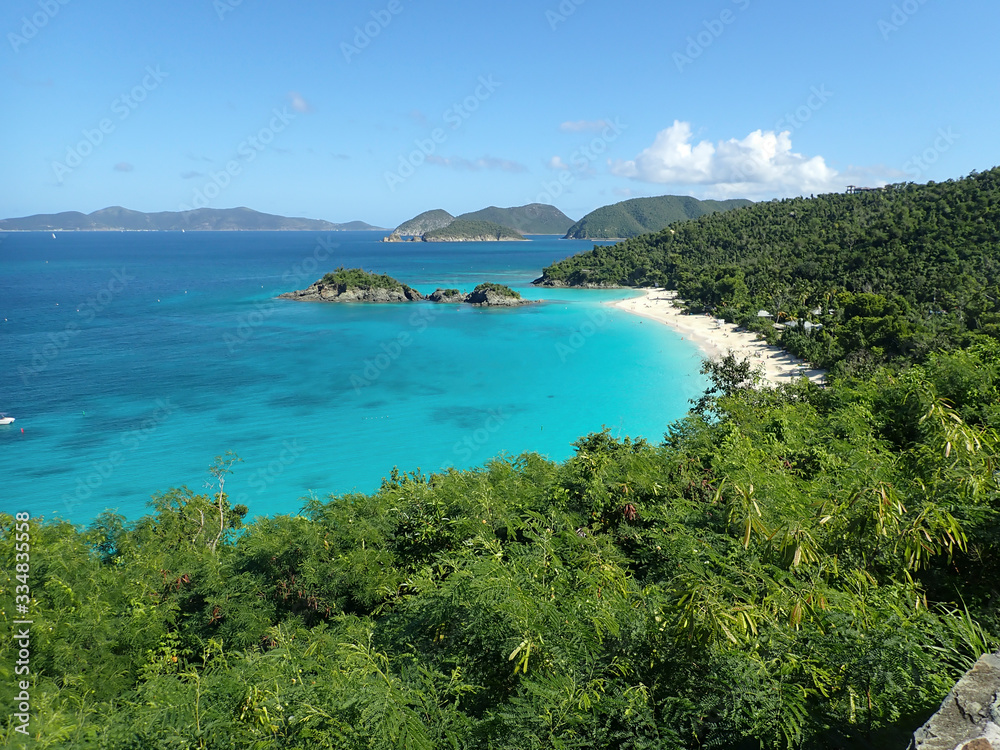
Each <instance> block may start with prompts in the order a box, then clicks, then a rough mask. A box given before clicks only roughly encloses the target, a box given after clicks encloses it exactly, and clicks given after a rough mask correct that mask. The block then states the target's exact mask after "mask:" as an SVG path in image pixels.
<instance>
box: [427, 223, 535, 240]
mask: <svg viewBox="0 0 1000 750" xmlns="http://www.w3.org/2000/svg"><path fill="white" fill-rule="evenodd" d="M422 239H423V241H424V242H506V241H508V240H515V241H517V240H521V241H523V240H524V236H523V235H522V234H521V233H520V232H518V231H516V230H514V229H511V228H510V227H505V226H501V225H500V224H494V223H493V222H492V221H472V220H470V219H455V221H453V222H452V223H451V224H449V225H448V226H446V227H444V228H442V229H435V230H433V231H431V232H425V233H424V236H423V238H422Z"/></svg>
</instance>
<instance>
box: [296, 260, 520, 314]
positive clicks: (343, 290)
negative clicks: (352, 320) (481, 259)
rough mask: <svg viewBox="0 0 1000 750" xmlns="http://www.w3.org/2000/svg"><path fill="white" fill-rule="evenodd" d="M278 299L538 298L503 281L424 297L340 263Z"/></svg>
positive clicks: (487, 301) (484, 302) (478, 302)
mask: <svg viewBox="0 0 1000 750" xmlns="http://www.w3.org/2000/svg"><path fill="white" fill-rule="evenodd" d="M278 299H288V300H295V301H297V302H375V303H394V302H421V301H427V302H440V303H467V304H470V305H474V306H476V307H519V306H521V305H531V304H534V303H536V302H538V300H529V299H524V298H523V297H522V296H521V295H520V294H519V293H518V292H515V291H514V290H513V289H511V288H510V287H509V286H504V285H503V284H494V283H490V282H487V283H483V284H480V285H479V286H477V287H476V288H475V289H473V290H472V292H470V293H469V294H462V293H461V292H460V291H459V290H458V289H437V290H435V291H434V292H433V293H432V294H430V296H427V297H425V296H424V295H422V294H421V293H420V292H418V291H417V290H416V289H414V288H413V287H411V286H408V285H406V284H404V283H403V282H401V281H397V280H396V279H394V278H393V277H392V276H388V275H386V274H374V273H369V272H368V271H365V270H363V269H361V268H344V267H340V268H338V269H337V270H336V271H332V272H330V273H328V274H326V275H325V276H324V277H323V278H321V279H320V280H319V281H316V282H314V283H313V284H310V285H309V286H308V287H306V288H305V289H299V290H297V291H294V292H286V293H285V294H280V295H278Z"/></svg>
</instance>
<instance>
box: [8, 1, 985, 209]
mask: <svg viewBox="0 0 1000 750" xmlns="http://www.w3.org/2000/svg"><path fill="white" fill-rule="evenodd" d="M997 29H1000V4H998V3H996V2H995V0H989V1H987V0H966V1H965V2H960V3H959V2H951V3H947V4H946V3H945V2H944V0H905V1H904V2H893V1H892V0H889V1H885V2H883V1H882V0H865V1H864V2H862V1H861V0H841V1H840V2H836V3H827V2H823V3H805V2H801V1H800V2H792V1H791V0H772V1H771V2H764V0H712V1H704V2H703V1H701V0H698V1H696V2H684V3H681V2H645V1H643V2H628V1H627V0H626V1H622V0H619V2H616V3H611V2H607V0H562V1H561V2H560V0H508V1H507V2H505V3H502V4H501V3H496V4H492V3H470V2H464V3H459V2H454V1H453V2H437V3H433V2H429V1H428V0H373V1H372V2H351V1H350V0H348V1H347V2H338V3H328V2H319V1H318V0H317V1H310V0H299V1H294V0H293V1H291V2H283V3H278V2H273V1H271V2H267V1H266V0H169V1H168V0H145V1H144V2H141V3H140V2H134V1H132V2H124V1H122V0H92V1H90V2H87V1H86V0H7V2H5V3H4V5H3V10H2V11H0V34H2V38H0V92H2V95H0V96H2V98H0V101H2V102H3V110H4V117H3V128H4V133H5V136H6V137H4V138H3V139H0V163H2V164H3V170H4V179H3V181H2V192H0V216H3V217H12V216H22V215H27V214H32V213H49V212H57V211H65V210H80V211H85V212H90V211H93V210H96V209H99V208H104V207H106V206H109V205H124V206H126V207H128V208H133V209H136V210H141V211H165V210H166V211H175V210H180V209H182V208H185V207H193V206H200V205H207V206H210V207H215V208H225V207H231V206H249V207H250V208H254V209H257V210H260V211H267V212H272V213H280V214H285V215H295V216H307V217H312V218H323V219H328V220H331V221H338V222H343V221H350V220H354V219H361V220H364V221H368V222H370V223H373V224H377V225H381V226H387V227H391V226H395V225H396V224H398V223H400V222H402V221H404V220H405V219H407V218H409V217H411V216H413V215H415V214H417V213H419V212H421V211H424V210H427V209H431V208H444V209H447V210H449V211H451V212H452V213H455V214H457V213H461V212H465V211H472V210H476V209H479V208H482V207H485V206H487V205H498V206H517V205H523V204H526V203H531V202H535V201H540V202H545V203H552V204H553V205H555V206H557V207H559V208H560V209H562V210H563V211H565V212H566V213H567V214H569V215H570V216H571V217H572V218H574V219H577V218H580V217H581V216H583V215H584V214H586V213H587V212H589V211H591V210H593V209H594V208H597V207H599V206H602V205H606V204H608V203H614V202H617V201H619V200H624V199H625V198H628V197H636V196H645V195H664V194H682V195H695V196H697V197H710V198H731V197H749V198H752V199H766V198H772V197H783V196H788V195H799V194H805V195H808V194H811V193H820V192H829V191H832V190H843V188H844V187H845V186H846V185H848V184H858V185H877V184H884V183H887V182H902V181H914V182H926V181H928V180H944V179H948V178H952V177H960V176H963V175H965V174H968V173H969V172H970V171H972V170H985V169H989V168H991V167H993V166H996V165H997V164H998V163H1000V157H998V144H1000V140H998V139H997V123H998V122H1000V97H998V96H997V89H998V79H997V75H996V68H997V64H996V59H995V55H996V49H995V45H996V33H997Z"/></svg>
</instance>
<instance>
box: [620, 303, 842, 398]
mask: <svg viewBox="0 0 1000 750" xmlns="http://www.w3.org/2000/svg"><path fill="white" fill-rule="evenodd" d="M642 291H644V292H645V294H644V295H643V296H642V297H630V298H629V299H623V300H621V301H620V302H612V303H609V304H613V305H614V306H615V307H617V308H618V309H620V310H625V311H626V312H630V313H633V314H635V315H641V316H642V317H644V318H649V319H650V320H655V321H658V322H660V323H665V324H666V325H668V326H670V327H671V328H673V329H674V330H675V331H677V332H678V333H680V334H681V335H682V336H683V337H684V338H685V339H688V340H690V341H692V342H694V343H695V344H696V345H697V346H698V347H699V348H700V349H701V350H702V351H703V352H704V353H705V354H706V355H708V357H710V358H711V359H718V358H719V357H722V356H723V355H725V354H726V353H727V352H730V351H731V352H733V353H734V354H735V355H736V356H737V357H739V358H741V359H744V358H747V357H749V358H750V359H751V360H752V361H753V362H755V363H760V364H762V365H764V379H765V380H766V381H767V382H768V383H770V384H772V385H781V384H782V383H790V382H792V381H793V380H797V379H798V378H801V377H807V378H809V379H810V380H812V381H813V382H815V383H822V382H823V380H824V377H825V375H826V371H825V370H818V369H811V368H810V367H809V365H808V364H807V363H806V362H803V361H802V360H801V359H799V358H797V357H794V356H792V355H791V354H789V353H788V352H786V351H785V350H784V349H782V348H781V347H777V346H771V345H770V344H768V343H767V342H766V341H764V340H762V339H759V338H757V334H756V333H750V332H748V331H743V330H737V328H738V327H737V326H736V325H735V324H733V323H727V322H726V321H724V320H720V319H718V318H713V317H712V316H710V315H708V314H704V315H685V314H683V312H682V311H681V309H680V308H678V307H675V306H674V304H673V300H674V299H675V298H676V297H677V293H676V292H672V291H668V290H665V289H644V290H642Z"/></svg>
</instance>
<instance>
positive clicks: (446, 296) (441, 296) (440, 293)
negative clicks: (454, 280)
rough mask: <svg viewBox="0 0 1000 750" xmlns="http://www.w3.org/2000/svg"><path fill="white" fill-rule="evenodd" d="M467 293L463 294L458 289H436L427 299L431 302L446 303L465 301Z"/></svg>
mask: <svg viewBox="0 0 1000 750" xmlns="http://www.w3.org/2000/svg"><path fill="white" fill-rule="evenodd" d="M465 297H466V295H464V294H462V293H461V292H460V291H458V290H457V289H435V290H434V291H433V292H431V293H430V294H429V295H427V299H428V301H430V302H442V303H445V304H457V303H462V302H465Z"/></svg>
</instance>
